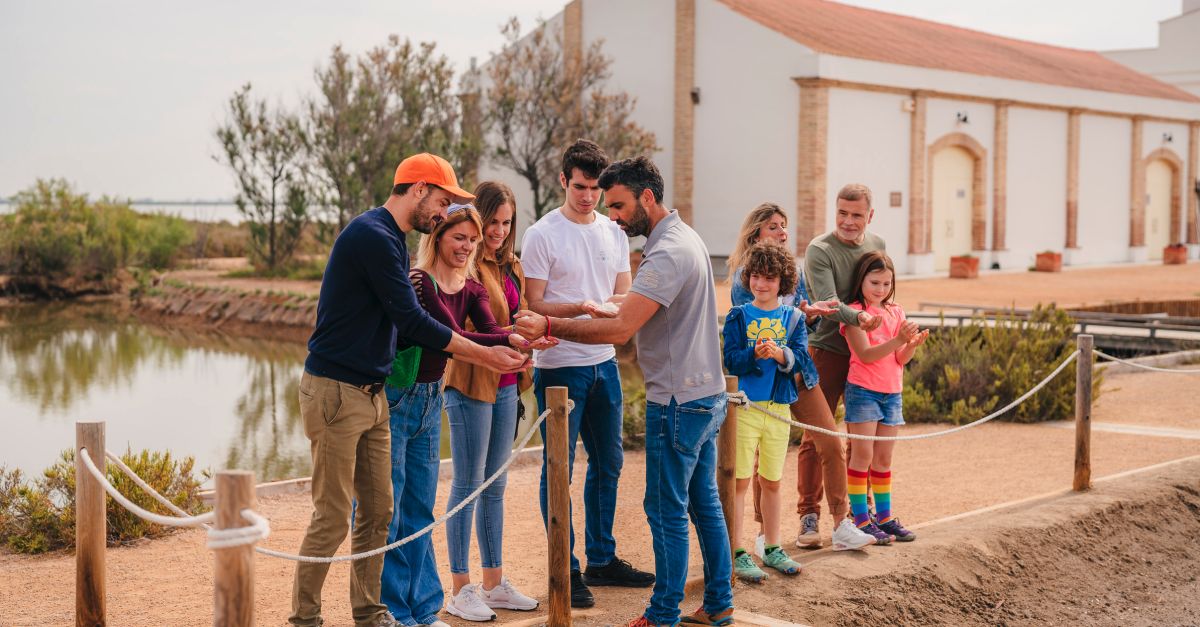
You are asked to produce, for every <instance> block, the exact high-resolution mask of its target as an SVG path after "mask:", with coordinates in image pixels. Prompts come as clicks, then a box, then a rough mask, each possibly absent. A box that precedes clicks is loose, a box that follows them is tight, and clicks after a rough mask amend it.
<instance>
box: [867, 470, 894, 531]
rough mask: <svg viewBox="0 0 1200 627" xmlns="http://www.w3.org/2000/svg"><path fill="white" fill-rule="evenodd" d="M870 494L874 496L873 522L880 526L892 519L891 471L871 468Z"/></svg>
mask: <svg viewBox="0 0 1200 627" xmlns="http://www.w3.org/2000/svg"><path fill="white" fill-rule="evenodd" d="M871 492H872V493H874V494H875V522H877V523H879V524H881V525H882V524H883V523H885V522H887V521H889V520H891V519H892V471H890V470H888V471H886V472H879V471H878V470H875V469H874V468H872V469H871Z"/></svg>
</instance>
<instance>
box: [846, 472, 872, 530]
mask: <svg viewBox="0 0 1200 627" xmlns="http://www.w3.org/2000/svg"><path fill="white" fill-rule="evenodd" d="M867 474H868V473H867V471H865V470H855V469H853V468H849V467H847V468H846V492H847V494H848V495H849V497H850V513H851V514H852V515H853V516H854V525H855V526H856V527H862V526H864V525H866V524H867V523H868V522H871V516H870V515H869V514H868V513H867ZM876 495H877V496H876V497H875V498H876V499H877V500H878V498H879V497H878V492H876Z"/></svg>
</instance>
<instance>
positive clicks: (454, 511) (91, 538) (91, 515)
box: [76, 334, 1200, 627]
mask: <svg viewBox="0 0 1200 627" xmlns="http://www.w3.org/2000/svg"><path fill="white" fill-rule="evenodd" d="M1093 353H1094V354H1095V355H1097V356H1099V357H1100V358H1103V359H1106V360H1109V361H1115V362H1120V363H1123V364H1127V365H1130V366H1134V367H1137V368H1142V369H1145V370H1151V371H1155V372H1172V373H1186V374H1197V373H1200V370H1195V369H1192V370H1189V369H1174V368H1160V367H1155V366H1149V365H1146V364H1139V363H1136V362H1132V361H1128V360H1125V359H1121V358H1118V357H1114V356H1112V355H1109V354H1107V353H1104V352H1102V351H1099V350H1095V349H1094V348H1093V346H1092V336H1090V335H1082V334H1081V335H1079V336H1078V338H1077V348H1076V350H1074V351H1072V352H1071V353H1070V354H1068V355H1067V356H1066V357H1065V358H1063V359H1062V361H1061V362H1059V364H1058V365H1057V366H1056V367H1055V368H1054V369H1053V370H1052V371H1051V372H1050V373H1049V374H1048V375H1046V377H1045V378H1044V379H1042V380H1041V381H1040V382H1039V383H1038V384H1037V385H1035V386H1034V387H1033V388H1031V389H1030V390H1029V391H1027V392H1025V393H1024V394H1022V395H1021V396H1019V397H1017V398H1016V399H1014V400H1013V401H1012V402H1010V403H1009V404H1007V405H1005V406H1004V407H1002V408H1000V409H999V410H997V411H994V412H992V413H990V414H988V415H986V416H983V417H982V418H979V419H977V420H974V421H972V422H969V423H966V424H963V425H958V426H956V427H952V428H949V429H944V430H942V431H935V432H931V433H922V434H917V435H906V436H890V437H885V436H867V435H857V434H852V433H845V432H842V431H839V430H837V429H827V428H823V427H819V426H816V425H811V424H806V423H803V422H799V421H796V420H793V419H791V418H790V417H787V416H781V415H779V414H776V413H774V412H773V411H771V410H769V409H768V408H766V407H764V406H763V405H761V404H759V403H756V402H753V401H750V400H749V399H748V398H747V397H746V395H745V393H744V392H740V391H737V379H736V377H726V389H727V390H728V392H727V394H728V396H729V401H730V407H729V409H728V411H729V415H728V416H727V419H726V421H725V425H724V426H723V427H722V428H721V430H720V432H719V434H718V446H717V448H718V457H719V459H718V470H717V475H718V477H717V479H718V491H719V492H720V495H721V500H722V506H723V508H728V509H731V508H732V506H733V505H732V503H733V494H734V490H733V476H734V475H733V473H734V461H733V458H734V457H735V456H736V448H735V446H734V442H735V438H736V426H737V420H736V417H737V411H738V409H737V408H738V407H751V408H754V409H755V410H757V411H759V412H762V413H763V414H766V415H767V416H770V417H771V418H773V419H775V420H778V421H780V422H783V423H787V424H789V425H791V426H794V427H799V428H802V429H807V430H810V431H812V432H814V433H820V434H824V435H828V436H832V437H838V438H847V439H851V440H873V441H912V440H924V439H930V438H936V437H941V436H945V435H950V434H952V433H958V432H961V431H964V430H966V429H970V428H972V427H977V426H979V425H981V424H984V423H986V422H989V421H991V420H994V419H996V418H998V417H1000V416H1002V415H1004V414H1005V413H1007V412H1009V411H1011V410H1012V409H1014V408H1015V407H1017V406H1019V405H1020V404H1021V403H1023V402H1024V401H1026V400H1027V399H1029V398H1030V397H1031V396H1033V395H1034V394H1036V393H1038V392H1039V391H1040V390H1041V389H1042V388H1044V387H1045V386H1046V385H1048V384H1049V383H1050V382H1051V381H1053V380H1054V379H1055V378H1057V377H1058V376H1059V375H1060V374H1062V372H1063V370H1065V369H1066V368H1067V366H1069V365H1070V364H1071V363H1072V362H1074V361H1076V360H1077V359H1078V358H1079V357H1080V355H1084V354H1086V355H1089V356H1091V354H1093ZM1091 381H1092V360H1091V359H1086V360H1080V361H1079V367H1078V368H1077V369H1076V403H1075V424H1076V446H1075V451H1076V456H1075V477H1074V482H1073V486H1074V489H1076V490H1086V489H1087V488H1088V487H1090V485H1091V459H1090V458H1091V455H1090V430H1091V427H1090V420H1091ZM547 399H548V403H547V404H548V405H549V408H547V409H546V410H545V411H543V412H542V413H541V414H540V415H539V416H538V417H537V419H536V420H535V421H534V422H533V424H532V425H530V427H529V429H528V430H526V432H525V435H524V436H523V437H522V438H521V440H520V441H519V442H518V443H517V445H516V446H515V447H514V450H513V453H512V455H510V456H509V458H508V460H506V461H505V462H504V464H503V465H502V466H501V467H500V468H499V469H497V470H496V471H495V472H494V473H493V474H492V475H491V476H490V477H488V478H487V479H486V480H485V481H484V482H483V483H481V484H480V485H479V487H477V488H476V489H475V490H474V491H473V492H472V493H471V494H470V495H468V496H467V497H466V498H465V499H463V500H462V501H460V502H459V503H458V504H457V505H455V506H454V507H453V508H451V509H449V510H447V511H446V512H445V513H444V514H443V515H442V516H440V517H438V518H437V519H436V520H434V521H433V522H431V523H430V524H428V525H426V526H425V527H423V528H422V529H420V530H418V531H416V532H414V533H412V534H410V535H408V536H405V537H404V538H400V539H398V540H396V541H395V542H392V543H390V544H387V545H385V546H382V547H379V548H377V549H372V550H370V551H365V552H362V553H354V554H350V555H337V556H329V557H325V556H312V555H298V554H293V553H285V552H281V551H276V550H272V549H267V548H264V547H259V546H254V551H255V552H257V553H259V554H262V555H266V556H269V557H275V558H279V559H285V560H291V561H297V562H308V563H323V564H330V563H337V562H350V561H355V560H361V559H366V558H370V557H374V556H377V555H380V554H383V553H385V552H387V551H390V550H392V549H395V548H397V547H400V546H403V545H405V544H408V543H409V542H412V541H414V540H416V539H417V538H420V537H422V536H425V535H427V534H429V533H431V532H432V531H433V530H434V529H436V528H437V527H438V526H440V525H443V524H445V523H446V521H448V520H449V519H451V518H453V517H454V516H456V515H458V514H459V513H460V512H461V511H462V510H463V509H465V508H466V507H467V506H469V505H471V504H472V503H474V502H475V501H476V500H477V499H478V498H479V497H480V496H481V495H482V494H483V492H484V491H485V490H487V488H488V487H490V486H491V485H492V484H493V483H495V482H496V481H497V480H498V479H499V478H500V477H501V476H503V475H504V473H506V472H507V471H508V469H509V467H510V466H511V465H512V464H513V463H514V462H515V461H516V459H517V457H519V456H520V454H521V452H522V450H523V449H524V448H525V447H526V446H527V445H528V444H529V441H530V440H531V439H532V438H533V434H534V433H535V432H536V431H537V430H538V428H539V427H540V426H541V425H542V424H543V423H544V422H545V423H547V436H546V442H545V450H546V460H547V461H546V464H547V475H548V492H549V494H548V510H549V516H548V526H547V538H548V543H549V545H550V550H549V551H548V560H549V571H550V577H549V579H550V582H549V586H550V618H549V620H548V621H547V622H548V624H551V625H555V626H556V627H559V626H562V625H570V607H569V590H570V586H569V560H568V556H569V546H570V545H569V536H568V529H569V527H567V523H568V521H569V514H567V512H568V511H569V506H570V500H569V492H568V484H567V481H568V468H567V460H568V459H569V456H568V452H567V445H568V444H567V440H568V438H567V426H566V425H567V415H568V414H569V413H570V412H571V411H572V410H573V409H574V406H575V404H574V402H573V401H571V400H570V399H568V398H567V389H566V388H563V387H558V388H548V389H547ZM551 417H553V418H554V420H551V421H549V422H547V419H548V418H551ZM103 426H104V423H84V422H80V423H77V425H76V439H77V454H76V460H77V461H76V464H77V466H76V468H77V480H76V490H77V511H78V514H77V517H76V536H77V550H76V556H77V557H76V563H77V569H76V571H77V572H76V583H77V586H76V617H77V623H78V624H103V623H104V612H105V600H104V577H103V570H104V557H103V553H104V538H105V531H104V529H105V525H106V520H105V514H104V509H103V495H104V493H107V494H108V495H109V496H111V497H112V498H113V500H114V501H116V502H117V503H118V504H120V505H121V506H122V507H124V508H125V509H127V510H129V511H130V512H132V513H133V514H135V515H136V516H138V517H140V518H142V519H144V520H146V521H148V522H151V523H154V524H158V525H164V526H171V527H199V528H204V529H206V532H207V534H208V539H207V546H208V548H209V549H212V550H214V551H217V564H218V571H219V572H218V576H216V577H214V584H215V585H214V595H215V597H216V599H217V605H216V607H217V610H218V611H217V612H216V614H215V617H214V624H217V625H237V626H239V627H240V626H242V625H250V624H253V622H254V621H253V611H252V610H253V608H252V606H253V602H252V599H253V585H252V582H253V576H252V561H251V560H249V555H252V553H249V547H250V546H252V545H255V544H257V543H258V542H260V541H262V540H265V539H267V538H268V537H269V536H270V533H271V526H270V521H269V520H268V519H267V518H266V517H265V516H263V515H261V514H259V513H258V512H256V511H254V509H253V507H251V506H249V504H251V503H252V502H253V481H252V479H253V476H252V475H250V474H249V473H244V472H241V471H224V472H222V473H218V490H217V499H218V500H217V503H218V506H217V508H216V509H215V510H214V511H211V512H206V513H204V514H199V515H190V514H188V513H187V512H186V511H184V510H183V509H182V508H180V507H178V506H177V505H175V504H174V503H172V502H171V500H170V499H168V498H167V497H165V496H163V495H162V494H160V493H159V492H158V491H156V490H155V489H154V488H153V487H152V486H150V485H149V484H148V483H146V482H145V481H144V480H143V479H142V478H141V477H139V476H138V475H137V473H135V472H134V471H133V470H132V469H130V468H129V466H127V465H126V464H125V463H124V462H123V461H122V460H121V459H120V457H119V456H118V455H116V454H114V453H112V452H109V451H106V450H105V449H104V433H103ZM560 448H561V449H562V450H561V451H560V450H558V449H560ZM101 450H105V454H104V456H103V457H101V458H100V464H101V465H100V466H98V465H97V463H96V461H94V460H93V459H92V453H91V451H101ZM106 462H111V463H112V464H113V465H115V466H116V467H117V469H118V470H120V471H121V472H122V473H123V474H124V475H125V476H127V477H128V478H129V479H130V480H131V481H133V482H134V484H135V485H137V486H138V488H140V489H141V490H143V491H144V492H146V493H147V494H149V495H150V496H151V497H153V498H154V499H155V500H156V501H157V502H158V503H159V504H161V505H162V506H163V507H165V508H166V509H167V510H169V511H170V512H171V513H172V514H173V515H170V516H168V515H163V514H157V513H154V512H151V511H149V510H146V509H144V508H142V507H140V506H138V505H137V504H136V503H134V502H133V501H131V500H130V499H129V498H127V497H126V496H125V495H123V494H121V492H120V491H119V490H117V489H116V488H115V487H114V486H113V485H112V483H110V482H109V481H108V479H107V477H106V475H105V471H104V469H103V467H102V466H103V464H104V463H106ZM85 472H86V476H85ZM232 474H238V475H241V476H239V477H233V478H232V479H240V480H242V481H240V483H233V482H231V481H225V485H227V486H233V485H245V486H248V487H247V489H248V490H249V495H248V496H245V497H243V498H241V501H244V505H245V506H243V505H230V503H229V502H228V501H226V502H224V504H223V502H222V490H221V489H220V486H221V485H222V482H223V480H231V477H229V476H227V475H232ZM229 491H230V492H235V491H237V490H229ZM97 502H99V509H97ZM231 508H232V509H231ZM221 512H224V514H223V515H222V514H221ZM729 513H730V511H727V516H728V515H729ZM238 519H240V520H241V522H243V523H248V524H244V525H241V526H236V525H234V524H230V521H236V520H238ZM222 521H224V522H225V523H226V524H219V523H220V522H222ZM730 521H732V519H731V518H730ZM97 537H98V538H99V540H97ZM236 550H244V551H247V553H246V554H245V559H244V560H242V562H243V563H242V564H240V565H239V566H240V570H239V571H238V574H237V575H236V576H234V575H231V576H232V577H233V579H234V580H235V581H237V582H239V583H238V585H237V586H235V585H226V586H222V585H221V576H220V567H221V566H222V564H227V563H233V562H230V559H232V558H231V556H230V554H226V553H222V552H227V551H236ZM234 557H236V556H234ZM235 562H236V560H235ZM246 572H249V574H248V575H247V574H246ZM97 573H99V574H98V575H97ZM239 586H240V588H239ZM247 586H248V587H247ZM232 591H236V592H238V594H234V593H233V592H232ZM222 595H225V596H224V597H223V596H222ZM247 598H249V599H251V602H250V603H249V606H250V609H248V610H247V609H246V608H245V607H243V606H245V605H247V603H246V602H245V599H247ZM223 601H224V602H223ZM222 608H226V609H227V610H228V611H224V612H222ZM97 617H98V620H97ZM79 621H83V622H79ZM89 621H91V622H89Z"/></svg>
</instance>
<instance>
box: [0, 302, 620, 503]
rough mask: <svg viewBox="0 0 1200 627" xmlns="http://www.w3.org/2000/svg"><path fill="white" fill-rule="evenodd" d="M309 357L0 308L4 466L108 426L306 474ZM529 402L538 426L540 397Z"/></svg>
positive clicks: (208, 336) (203, 457) (37, 468)
mask: <svg viewBox="0 0 1200 627" xmlns="http://www.w3.org/2000/svg"><path fill="white" fill-rule="evenodd" d="M305 354H306V351H305V348H304V346H303V345H301V344H298V343H289V342H277V341H268V340H259V339H248V338H241V337H231V336H228V335H224V334H220V333H200V332H196V331H194V330H186V331H183V330H178V329H172V328H168V327H162V326H156V325H151V324H144V323H142V322H139V321H138V320H137V319H136V318H135V317H133V316H132V315H131V314H130V313H129V312H128V311H127V310H126V309H125V308H122V307H120V306H119V305H117V304H114V303H89V304H81V303H55V304H36V305H17V306H3V307H0V417H2V423H3V429H4V437H3V439H0V465H5V466H7V467H9V468H14V467H15V468H20V469H21V470H22V471H24V472H25V473H26V474H27V475H34V476H36V475H37V474H38V473H40V472H41V471H42V470H43V469H44V468H46V467H48V466H50V465H51V464H53V463H54V462H55V460H57V459H58V456H59V454H60V453H61V452H62V451H63V450H64V449H70V448H72V447H73V446H74V441H75V422H76V421H78V420H103V421H106V423H107V438H108V449H109V450H111V451H124V450H125V449H126V448H130V449H133V450H134V451H138V450H141V449H151V450H168V451H170V452H171V453H172V454H174V455H175V456H176V457H186V456H192V457H195V459H196V468H197V469H198V470H199V469H209V470H218V469H223V468H243V469H248V470H253V471H254V472H255V475H256V478H257V480H258V481H270V480H275V479H285V478H292V477H303V476H307V475H309V474H310V470H311V462H310V457H309V442H308V439H307V438H306V437H305V436H304V427H303V424H302V421H301V419H300V410H299V401H298V397H297V386H298V385H299V381H300V374H301V372H302V365H303V362H304V357H305ZM626 366H628V365H626ZM624 369H625V370H626V372H627V373H628V372H629V371H630V368H628V367H626V368H624ZM637 375H638V379H639V381H640V372H639V373H637ZM525 403H526V406H527V407H528V408H529V411H528V412H527V416H526V421H527V422H526V424H528V419H529V417H530V416H532V415H533V414H534V408H535V407H536V405H535V404H534V402H533V398H532V393H527V396H526V399H525ZM522 432H523V431H522ZM533 443H534V444H538V443H539V441H538V438H537V436H534V440H533ZM449 454H450V447H449V429H448V428H446V426H445V419H444V416H443V428H442V456H443V457H448V456H449Z"/></svg>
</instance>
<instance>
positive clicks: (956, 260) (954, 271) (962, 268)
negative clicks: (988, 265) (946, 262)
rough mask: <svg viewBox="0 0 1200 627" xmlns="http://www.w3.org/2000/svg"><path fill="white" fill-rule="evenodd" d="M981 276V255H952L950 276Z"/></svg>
mask: <svg viewBox="0 0 1200 627" xmlns="http://www.w3.org/2000/svg"><path fill="white" fill-rule="evenodd" d="M978 276H979V257H951V258H950V278H952V279H974V278H977V277H978Z"/></svg>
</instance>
